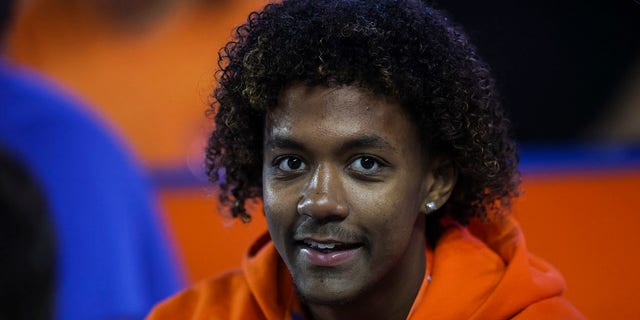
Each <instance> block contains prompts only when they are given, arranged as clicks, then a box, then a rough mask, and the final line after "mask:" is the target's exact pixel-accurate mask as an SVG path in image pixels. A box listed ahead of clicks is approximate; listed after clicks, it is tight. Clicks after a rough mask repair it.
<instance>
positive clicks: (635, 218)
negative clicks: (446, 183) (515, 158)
mask: <svg viewBox="0 0 640 320" xmlns="http://www.w3.org/2000/svg"><path fill="white" fill-rule="evenodd" d="M265 3H266V0H245V1H231V0H187V1H184V0H183V1H177V0H130V1H125V0H90V1H87V0H30V1H23V2H22V3H20V5H19V6H18V7H17V8H16V14H15V19H14V20H13V21H12V24H11V26H10V29H9V32H8V34H7V38H6V42H5V44H6V45H5V52H6V57H7V59H9V60H10V61H11V62H13V63H16V64H19V65H22V66H26V67H28V68H31V69H35V70H37V71H38V72H41V73H43V74H45V75H47V76H48V77H50V78H52V79H54V80H55V81H57V82H59V83H61V84H62V85H63V86H64V87H65V88H66V90H68V91H69V92H71V93H72V94H73V95H75V96H78V97H80V99H82V100H83V101H86V102H87V103H86V107H87V108H88V109H89V111H90V112H92V113H94V114H96V115H97V116H98V117H99V118H101V119H102V120H103V121H104V122H106V123H107V124H108V125H109V126H110V128H111V129H112V130H113V132H115V133H116V135H118V136H119V137H120V138H121V140H122V141H123V143H124V144H126V145H127V147H128V148H129V149H130V150H131V152H132V153H133V154H134V156H135V157H137V158H138V160H139V161H140V162H142V164H143V167H144V169H145V170H147V171H148V172H149V173H150V175H151V177H152V181H153V185H154V187H155V188H156V190H158V193H159V196H158V199H157V201H158V204H159V205H160V207H161V209H162V214H163V216H162V217H161V219H162V221H164V223H165V224H166V226H167V228H168V229H169V231H170V232H169V233H170V237H171V239H172V241H173V243H174V244H175V248H176V250H175V251H176V254H177V257H176V259H177V260H178V261H180V263H181V264H182V266H183V270H184V273H185V277H186V278H187V279H188V281H187V282H188V283H187V285H188V284H189V283H193V282H195V281H198V280H201V279H204V278H206V277H209V276H211V275H213V274H216V273H218V272H220V271H222V270H224V269H227V268H230V267H233V266H237V265H239V262H240V258H241V256H242V254H243V252H244V249H245V248H247V247H248V245H249V244H250V243H251V241H252V240H253V239H254V238H255V236H256V235H257V234H259V233H261V232H262V231H263V230H266V226H265V222H264V219H263V217H262V215H261V214H255V215H254V219H253V221H252V222H251V223H250V224H246V225H244V224H242V223H240V222H235V221H233V220H231V219H229V218H227V217H225V215H224V214H222V213H221V212H220V210H219V208H218V204H217V197H216V195H215V193H214V190H213V189H212V188H211V187H210V186H209V185H208V184H207V181H206V178H205V177H204V175H203V164H202V158H203V148H204V145H205V140H206V135H207V133H208V132H209V130H211V121H209V120H208V119H207V118H206V117H205V116H204V112H205V110H206V108H207V104H208V103H209V99H210V98H209V96H210V93H211V92H212V88H213V87H214V86H215V82H214V80H213V72H214V70H215V69H216V63H217V50H218V49H219V48H220V47H222V46H223V45H224V44H225V43H226V41H228V40H229V39H230V36H231V35H232V33H233V30H234V26H236V25H238V24H240V23H242V22H243V21H244V20H246V16H247V15H248V13H249V12H251V11H253V10H257V9H259V8H261V7H262V6H263V5H264V4H265ZM436 6H437V7H439V8H442V9H445V10H446V11H448V12H449V13H450V14H451V16H452V17H453V18H454V20H455V21H457V22H458V23H460V24H461V25H463V26H464V27H465V30H466V31H467V32H468V34H469V35H470V37H471V38H472V41H473V42H474V43H475V44H476V45H477V47H478V50H479V51H480V54H481V56H483V57H484V58H485V59H486V60H487V62H488V63H489V65H491V67H492V69H493V70H494V75H495V76H496V79H497V84H498V87H499V88H500V91H501V94H502V96H503V99H504V104H505V107H506V108H507V110H508V111H509V113H510V115H511V117H512V120H513V126H514V131H515V135H516V137H517V139H518V141H519V146H520V151H521V167H520V168H521V171H522V172H523V178H524V183H523V190H524V194H523V196H522V197H521V198H520V199H519V200H517V201H516V204H515V206H514V209H513V211H514V214H515V215H516V216H517V217H518V219H519V221H520V222H521V224H522V226H523V229H524V230H525V234H526V236H527V240H528V246H529V247H530V249H531V250H532V251H533V252H535V253H536V254H538V255H540V256H542V257H543V258H545V259H547V260H549V261H550V262H551V263H552V264H554V265H555V266H556V267H557V268H558V269H560V271H561V272H562V273H563V274H564V276H565V278H566V280H567V283H568V288H569V289H568V291H567V297H568V298H569V299H570V300H571V301H572V302H573V303H574V304H575V305H576V307H577V308H578V309H580V310H581V311H582V312H583V313H584V314H585V315H586V316H587V317H589V318H592V319H609V318H639V317H640V305H638V304H637V303H635V301H637V300H638V299H640V292H639V291H638V290H637V287H638V285H640V274H639V273H638V272H637V270H640V249H638V246H640V235H639V234H640V233H638V232H637V228H638V227H640V36H638V32H639V31H640V4H639V3H638V2H636V1H633V0H626V1H625V0H623V1H615V2H604V1H599V2H597V1H593V2H586V3H585V2H584V1H577V0H567V1H561V2H554V3H550V2H549V3H545V2H539V1H533V0H525V1H517V2H515V1H506V0H488V1H482V2H469V1H460V0H448V1H447V0H439V1H437V2H436ZM260 210H261V208H260V207H259V205H257V206H256V208H255V212H259V211H260Z"/></svg>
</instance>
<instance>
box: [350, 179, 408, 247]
mask: <svg viewBox="0 0 640 320" xmlns="http://www.w3.org/2000/svg"><path fill="white" fill-rule="evenodd" d="M355 189H356V188H353V189H352V190H354V192H352V194H351V199H352V200H351V201H350V202H351V204H352V209H353V211H354V212H357V213H359V214H358V215H360V216H361V217H362V218H361V219H362V220H363V221H362V224H363V225H364V227H365V228H367V229H368V231H369V232H371V233H374V234H378V235H379V236H383V237H389V239H390V240H391V239H395V238H408V237H409V236H410V234H411V232H412V229H413V227H414V225H415V223H416V219H417V217H418V215H419V214H420V213H419V201H418V199H417V198H418V192H417V191H415V190H404V189H403V188H401V186H399V185H393V184H391V185H388V186H386V187H384V186H380V188H371V189H367V190H358V191H355Z"/></svg>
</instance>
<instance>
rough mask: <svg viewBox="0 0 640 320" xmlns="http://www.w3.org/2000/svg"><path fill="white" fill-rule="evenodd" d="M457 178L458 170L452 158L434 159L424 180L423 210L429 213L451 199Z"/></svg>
mask: <svg viewBox="0 0 640 320" xmlns="http://www.w3.org/2000/svg"><path fill="white" fill-rule="evenodd" d="M457 180H458V171H457V170H456V167H455V166H454V165H453V162H451V160H449V159H448V158H444V157H441V158H434V159H432V160H431V162H430V164H429V169H428V172H427V174H426V177H425V179H424V182H423V190H424V191H425V192H424V194H425V196H424V198H423V201H422V206H421V212H423V213H426V214H429V213H431V212H433V211H435V210H437V209H439V208H441V207H442V206H443V205H444V204H445V203H446V202H447V200H449V196H451V192H452V191H453V188H454V187H455V185H456V181H457Z"/></svg>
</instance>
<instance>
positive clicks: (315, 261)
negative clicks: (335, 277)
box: [297, 238, 362, 267]
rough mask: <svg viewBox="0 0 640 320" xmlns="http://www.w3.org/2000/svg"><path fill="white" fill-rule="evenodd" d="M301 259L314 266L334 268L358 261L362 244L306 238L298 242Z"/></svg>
mask: <svg viewBox="0 0 640 320" xmlns="http://www.w3.org/2000/svg"><path fill="white" fill-rule="evenodd" d="M297 243H298V245H299V247H300V251H299V253H300V258H301V259H302V260H303V261H306V262H308V263H310V264H312V265H316V266H321V267H334V266H339V265H342V264H346V263H348V262H351V261H353V260H354V259H356V257H357V256H358V254H360V253H361V251H362V244H360V243H350V242H341V241H336V240H322V241H320V240H315V239H311V238H305V239H304V240H301V241H297Z"/></svg>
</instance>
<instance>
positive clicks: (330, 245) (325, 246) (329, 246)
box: [304, 240, 336, 250]
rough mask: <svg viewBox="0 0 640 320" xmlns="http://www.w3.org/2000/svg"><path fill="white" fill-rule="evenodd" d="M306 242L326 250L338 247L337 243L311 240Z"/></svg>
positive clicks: (313, 246)
mask: <svg viewBox="0 0 640 320" xmlns="http://www.w3.org/2000/svg"><path fill="white" fill-rule="evenodd" d="M304 243H305V244H306V245H308V246H310V247H311V248H314V249H320V250H326V249H329V250H331V249H333V248H335V247H336V244H335V243H319V242H315V241H311V240H305V241H304Z"/></svg>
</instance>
